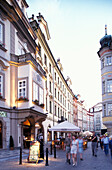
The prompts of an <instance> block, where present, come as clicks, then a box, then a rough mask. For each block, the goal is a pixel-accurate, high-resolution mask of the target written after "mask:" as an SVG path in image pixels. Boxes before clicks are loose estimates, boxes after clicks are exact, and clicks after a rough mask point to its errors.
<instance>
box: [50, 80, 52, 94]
mask: <svg viewBox="0 0 112 170" xmlns="http://www.w3.org/2000/svg"><path fill="white" fill-rule="evenodd" d="M49 91H50V92H51V93H52V88H51V81H50V82H49Z"/></svg>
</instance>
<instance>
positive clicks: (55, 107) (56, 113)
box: [55, 105, 57, 116]
mask: <svg viewBox="0 0 112 170" xmlns="http://www.w3.org/2000/svg"><path fill="white" fill-rule="evenodd" d="M56 115H57V113H56V105H55V116H56Z"/></svg>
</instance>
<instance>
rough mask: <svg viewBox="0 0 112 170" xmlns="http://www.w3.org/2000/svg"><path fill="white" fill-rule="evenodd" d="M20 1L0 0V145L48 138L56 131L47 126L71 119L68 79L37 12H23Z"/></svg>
mask: <svg viewBox="0 0 112 170" xmlns="http://www.w3.org/2000/svg"><path fill="white" fill-rule="evenodd" d="M27 8H28V4H27V2H26V1H25V0H19V1H16V0H1V1H0V148H8V147H9V138H10V136H12V137H13V140H14V146H15V147H20V146H22V147H24V148H27V147H29V144H30V141H33V140H36V139H37V137H38V136H39V134H42V136H43V138H44V142H47V141H49V140H51V139H54V138H55V137H58V136H59V135H60V134H59V133H55V134H53V133H52V134H51V132H49V128H50V127H52V126H53V125H56V124H57V123H58V122H59V121H61V120H68V121H69V122H71V123H74V119H73V117H74V115H73V98H74V94H73V92H72V90H71V88H70V83H71V81H70V79H69V78H68V79H65V78H64V76H63V71H62V70H63V68H62V64H61V62H60V59H58V60H57V61H56V60H55V58H54V56H53V54H52V52H51V50H50V47H49V45H48V42H47V41H48V40H49V39H50V34H49V29H48V25H47V22H46V21H45V19H44V18H43V16H42V15H41V14H39V16H38V17H37V19H36V20H35V19H34V15H32V17H31V18H28V17H27V14H26V9H27Z"/></svg>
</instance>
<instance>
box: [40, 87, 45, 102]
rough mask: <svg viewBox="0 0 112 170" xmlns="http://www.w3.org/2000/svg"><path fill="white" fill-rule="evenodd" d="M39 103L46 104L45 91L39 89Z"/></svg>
mask: <svg viewBox="0 0 112 170" xmlns="http://www.w3.org/2000/svg"><path fill="white" fill-rule="evenodd" d="M39 103H40V104H43V103H44V90H43V89H42V88H39Z"/></svg>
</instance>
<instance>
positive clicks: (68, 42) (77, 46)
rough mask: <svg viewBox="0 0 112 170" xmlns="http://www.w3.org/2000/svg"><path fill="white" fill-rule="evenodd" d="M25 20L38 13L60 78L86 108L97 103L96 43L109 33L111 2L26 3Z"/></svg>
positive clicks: (51, 0)
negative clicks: (58, 65) (67, 80)
mask: <svg viewBox="0 0 112 170" xmlns="http://www.w3.org/2000/svg"><path fill="white" fill-rule="evenodd" d="M27 2H28V4H29V8H28V10H27V13H28V16H29V17H30V16H31V15H32V14H34V15H35V16H37V15H38V13H39V12H40V13H41V14H42V15H43V16H44V18H45V20H46V21H47V23H48V27H49V31H50V35H51V40H49V42H48V44H49V46H50V49H51V51H52V53H53V55H54V57H55V59H57V58H60V60H61V62H62V65H63V68H64V72H63V74H64V77H65V78H66V77H67V76H69V77H70V78H71V80H72V87H71V88H72V89H73V92H74V93H75V94H80V95H81V99H82V100H85V102H86V107H87V108H89V107H92V106H93V105H95V104H96V103H98V102H101V100H102V98H101V70H100V60H99V57H98V55H97V51H98V50H99V48H100V44H99V41H100V39H101V38H102V37H103V36H104V35H105V24H107V33H108V34H111V32H112V1H111V0H27Z"/></svg>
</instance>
